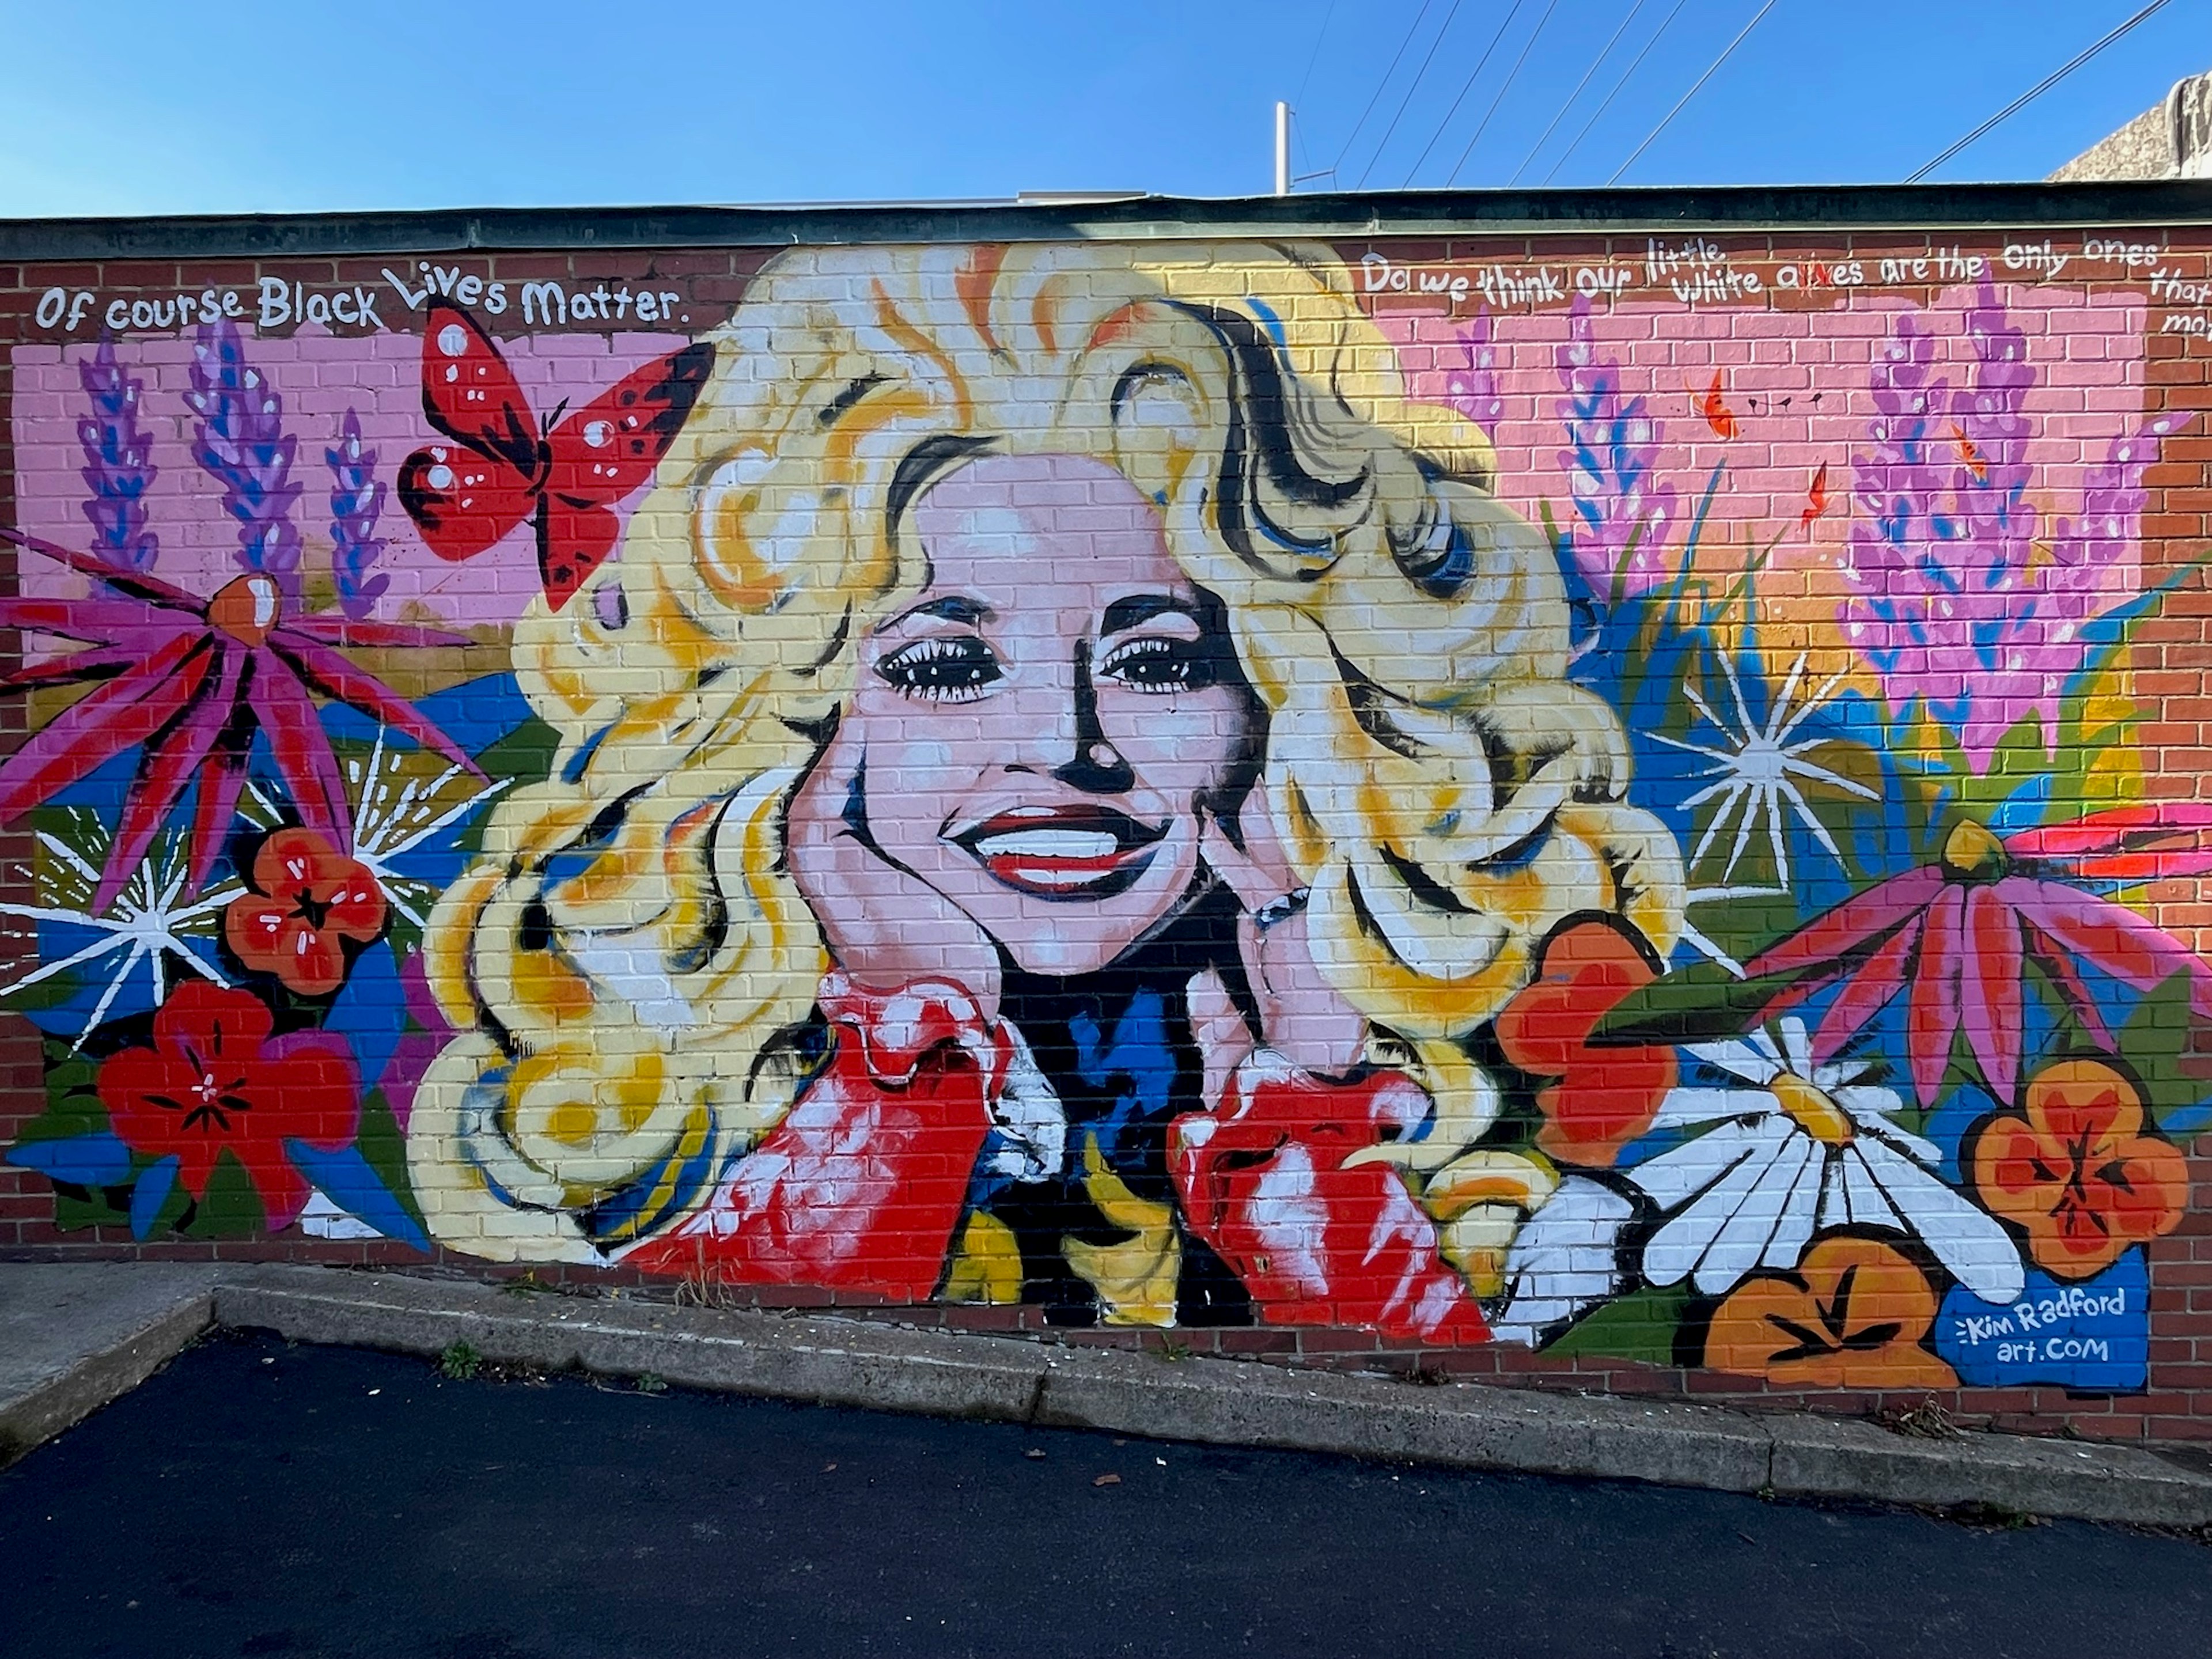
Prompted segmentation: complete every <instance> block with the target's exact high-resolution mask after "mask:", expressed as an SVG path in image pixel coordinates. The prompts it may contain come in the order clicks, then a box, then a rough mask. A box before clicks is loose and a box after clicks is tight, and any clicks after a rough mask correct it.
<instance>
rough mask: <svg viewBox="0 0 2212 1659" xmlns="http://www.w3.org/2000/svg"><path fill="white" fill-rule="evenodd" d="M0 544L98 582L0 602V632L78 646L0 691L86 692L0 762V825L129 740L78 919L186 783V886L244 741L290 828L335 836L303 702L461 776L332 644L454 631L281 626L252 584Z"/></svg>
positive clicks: (24, 671) (320, 750)
mask: <svg viewBox="0 0 2212 1659" xmlns="http://www.w3.org/2000/svg"><path fill="white" fill-rule="evenodd" d="M0 542H12V543H14V544H15V545H16V546H18V547H21V548H25V549H27V550H30V551H31V552H33V553H43V554H45V555H46V556H47V557H48V558H50V559H58V560H59V561H60V562H62V563H64V564H65V565H67V566H69V568H70V569H72V570H74V571H76V572H77V573H78V574H81V575H84V576H88V577H89V578H91V579H92V580H94V582H95V583H97V584H98V586H97V587H96V588H95V589H94V596H93V597H91V598H88V599H0V628H15V629H24V630H25V631H27V632H37V633H41V634H58V635H62V636H63V637H64V638H65V639H72V640H81V641H84V642H85V644H86V645H87V646H88V647H90V648H89V649H88V650H83V651H77V652H73V653H70V655H68V656H65V657H57V658H55V659H53V660H52V661H51V662H41V663H34V664H32V665H29V666H28V667H21V668H17V669H16V670H15V671H13V672H11V673H7V674H0V694H5V693H8V692H14V691H28V690H33V689H35V688H37V687H39V686H42V685H66V684H82V683H84V682H88V681H89V682H91V683H92V690H90V691H88V693H86V695H85V696H83V697H82V698H80V699H79V700H78V701H77V702H74V703H72V704H70V707H69V708H66V709H64V710H63V711H62V713H61V714H58V715H57V716H56V717H55V718H54V720H52V722H51V723H50V724H48V725H47V726H43V727H41V728H40V730H39V731H37V732H33V733H32V734H31V736H30V737H29V738H27V739H26V740H25V742H24V743H23V744H22V746H21V747H20V748H19V749H17V750H15V753H14V754H12V755H10V756H9V757H8V758H7V760H6V761H5V762H4V763H0V823H6V822H7V821H8V820H9V819H11V818H14V817H18V816H19V815H21V814H22V813H24V812H27V811H30V810H31V809H32V808H33V807H34V806H36V805H39V804H40V802H41V801H44V800H46V799H48V798H50V797H51V796H53V795H55V794H58V793H60V792H61V791H62V790H64V789H66V788H68V787H70V785H71V784H73V783H75V782H76V781H78V780H80V779H82V778H83V777H84V776H85V775H88V773H91V772H93V771H94V770H96V769H98V768H99V767H100V765H102V764H103V763H106V761H108V760H110V759H112V757H115V756H117V755H119V754H121V753H122V752H123V751H124V750H126V749H129V748H131V746H133V745H134V744H144V745H145V753H144V756H143V758H142V759H141V760H140V762H139V763H138V770H137V774H136V775H135V776H134V777H133V778H132V780H131V786H130V792H129V795H128V797H127V799H125V802H124V804H123V813H122V817H121V820H120V822H119V823H118V824H117V825H116V829H115V841H114V843H113V845H112V846H111V847H110V848H109V849H108V854H107V865H106V868H105V869H103V870H102V871H101V872H100V887H99V890H98V891H97V892H96V893H95V894H94V896H93V903H92V908H93V910H94V914H97V913H98V912H100V911H102V910H105V909H106V908H107V907H108V906H109V905H110V904H112V902H114V900H115V896H116V895H117V894H118V893H119V892H121V891H122V890H123V884H124V883H125V882H126V881H128V880H129V879H130V878H131V872H132V871H134V870H136V869H137V867H138V863H139V860H141V859H143V858H144V857H145V855H146V849H147V848H149V846H151V845H152V844H153V841H154V837H155V836H156V835H158V834H159V833H160V832H161V825H162V824H163V823H165V822H166V821H167V818H168V816H169V814H170V812H171V811H173V810H174V809H175V807H176V806H177V805H178V804H179V802H181V801H182V800H183V799H184V798H185V794H186V793H187V792H188V791H189V790H190V789H191V786H192V784H193V782H194V781H197V782H198V785H199V793H198V797H197V799H198V805H197V807H195V808H194V810H193V814H192V828H191V871H190V881H189V885H190V888H191V890H192V891H194V892H197V891H198V890H199V888H200V884H202V883H203V882H204V881H205V880H206V879H207V875H208V871H209V868H210V866H212V865H213V864H214V863H215V860H216V854H218V853H220V852H221V851H222V842H223V837H224V836H226V835H228V833H229V829H230V821H231V818H232V817H233V816H234V812H235V811H236V808H237V805H238V797H239V792H240V790H241V789H242V788H244V787H245V784H246V757H247V755H248V753H249V752H250V750H252V746H253V737H254V733H255V732H257V731H258V732H260V733H261V734H262V735H263V736H264V737H265V738H268V740H269V749H270V754H271V755H272V756H273V757H274V758H275V760H276V769H277V771H278V773H279V774H280V775H282V776H283V780H284V787H285V788H286V789H287V790H288V791H289V793H290V794H291V797H292V802H293V805H295V806H296V807H298V808H299V811H300V817H301V820H302V821H304V822H305V823H306V824H307V827H308V828H309V829H313V830H316V831H318V832H319V834H321V835H322V836H323V837H324V838H325V840H327V841H331V842H341V841H343V840H344V839H345V836H346V832H347V829H348V826H349V825H350V823H352V808H351V807H350V806H349V805H348V804H347V801H346V794H345V783H344V780H343V778H342V777H341V776H340V775H339V772H338V763H337V754H336V753H335V751H333V750H332V749H331V740H330V738H328V737H327V736H325V734H324V732H323V723H322V720H321V719H320V717H319V715H318V714H316V712H315V701H314V697H313V696H310V695H309V694H310V693H311V692H313V693H317V694H319V695H320V696H325V697H328V698H330V699H331V701H333V702H342V703H344V704H346V705H347V706H348V707H349V708H357V709H359V710H360V711H361V712H362V713H363V714H368V715H369V716H370V717H371V718H373V719H374V720H380V721H382V722H383V723H384V724H385V725H386V726H390V727H391V728H392V730H393V731H395V732H404V733H405V734H406V735H407V736H408V737H410V738H413V739H414V740H415V741H416V743H419V744H422V746H423V747H424V748H426V749H435V750H437V751H438V752H439V753H440V754H441V755H443V756H444V757H446V758H447V760H450V761H452V762H453V763H454V764H455V765H456V766H459V767H462V768H464V769H466V770H467V771H469V772H471V773H475V772H476V771H477V766H476V763H475V762H473V761H471V759H470V758H469V757H468V756H467V754H466V753H465V752H464V751H463V750H461V748H460V747H459V745H458V744H455V743H454V742H453V739H452V738H448V737H447V735H446V734H445V733H444V732H441V731H440V730H439V729H438V727H437V726H435V724H433V723H432V722H431V721H430V720H426V719H425V718H424V717H423V716H422V714H419V713H417V712H416V709H415V708H414V707H413V706H412V705H411V704H410V703H408V702H405V701H404V699H402V698H401V697H400V696H399V695H398V693H397V692H395V691H394V690H392V688H391V687H390V686H388V685H386V684H384V682H383V681H381V680H380V679H378V678H375V676H374V675H372V674H368V673H366V672H364V671H362V670H361V669H358V668H356V667H355V666H354V665H353V663H352V662H351V661H350V660H349V659H348V658H347V657H346V656H345V655H344V653H342V652H341V651H339V650H338V649H337V647H339V646H365V647H382V646H402V647H416V646H434V645H466V644H467V643H469V641H468V639H467V637H466V636H465V635H458V634H445V633H441V632H438V631H437V630H435V629H427V628H412V627H405V626H402V625H399V624H396V623H375V622H354V621H349V620H347V619H346V618H344V617H331V616H306V617H289V616H287V615H285V613H284V605H283V595H282V593H280V592H278V590H277V586H276V581H275V580H273V579H272V578H270V577H268V576H259V575H255V576H240V577H239V578H237V579H236V580H234V581H232V582H231V583H229V584H228V586H225V587H223V588H222V590H221V591H220V592H217V593H216V595H215V597H214V598H212V599H199V598H197V597H196V596H195V595H193V594H191V593H187V592H185V591H184V590H183V589H182V588H178V587H172V586H170V585H169V584H168V583H167V582H164V581H160V580H156V579H155V578H154V577H152V576H149V575H147V574H143V572H140V571H135V570H118V569H117V568H115V567H114V566H112V565H110V564H107V563H106V562H102V561H101V560H99V559H95V558H94V557H92V556H90V555H89V554H84V553H76V552H72V551H71V550H70V549H68V548H65V547H58V546H56V545H55V544H53V543H52V542H46V541H41V540H40V539H39V538H37V537H35V536H26V535H24V534H23V533H22V532H21V531H16V530H9V529H6V528H4V527H0Z"/></svg>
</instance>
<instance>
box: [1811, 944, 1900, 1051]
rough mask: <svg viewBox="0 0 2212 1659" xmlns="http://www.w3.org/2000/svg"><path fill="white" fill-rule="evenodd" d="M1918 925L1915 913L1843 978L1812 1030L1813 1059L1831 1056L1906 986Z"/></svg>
mask: <svg viewBox="0 0 2212 1659" xmlns="http://www.w3.org/2000/svg"><path fill="white" fill-rule="evenodd" d="M1920 929H1921V919H1920V918H1919V917H1918V916H1915V917H1914V918H1913V919H1912V920H1911V921H1908V922H1907V923H1905V926H1904V927H1900V928H1899V929H1898V930H1897V932H1896V933H1893V934H1892V935H1890V938H1889V940H1888V942H1887V944H1885V945H1883V946H1882V947H1881V949H1880V950H1879V951H1875V953H1874V954H1873V955H1872V956H1870V957H1868V958H1867V959H1866V960H1865V961H1864V962H1863V963H1861V964H1860V965H1859V969H1858V971H1857V973H1855V974H1852V975H1850V976H1849V977H1848V978H1846V979H1845V980H1844V984H1843V988H1842V989H1841V990H1839V991H1838V992H1837V993H1836V1000H1834V1001H1833V1002H1832V1003H1830V1004H1829V1005H1828V1012H1826V1014H1824V1015H1823V1016H1821V1019H1820V1030H1818V1031H1816V1032H1815V1033H1814V1036H1813V1057H1814V1059H1816V1060H1832V1059H1833V1058H1834V1057H1835V1055H1836V1053H1837V1051H1838V1049H1840V1048H1842V1047H1843V1046H1844V1043H1846V1042H1849V1041H1850V1038H1851V1036H1852V1034H1853V1033H1854V1032H1856V1031H1857V1030H1858V1029H1859V1028H1860V1027H1861V1026H1862V1025H1864V1024H1866V1023H1867V1022H1868V1021H1869V1020H1870V1019H1872V1018H1874V1017H1875V1015H1876V1014H1878V1013H1880V1012H1881V1011H1882V1010H1883V1009H1884V1008H1887V1006H1889V1003H1890V1000H1891V999H1892V998H1893V997H1894V996H1895V995H1896V994H1898V993H1899V991H1901V990H1903V989H1904V988H1905V964H1906V963H1908V962H1909V961H1910V960H1911V956H1912V947H1913V946H1914V945H1917V944H1918V943H1919V942H1920Z"/></svg>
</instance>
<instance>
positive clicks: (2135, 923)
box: [2014, 878, 2212, 1016]
mask: <svg viewBox="0 0 2212 1659" xmlns="http://www.w3.org/2000/svg"><path fill="white" fill-rule="evenodd" d="M2022 884H2023V885H2024V886H2027V887H2031V888H2033V892H2032V893H2027V894H2023V895H2022V896H2021V897H2019V898H2017V899H2015V901H2014V904H2015V908H2017V909H2018V910H2019V911H2020V912H2021V915H2024V916H2026V917H2027V919H2028V920H2029V921H2033V923H2035V925H2036V926H2037V927H2040V928H2042V929H2043V931H2044V932H2045V933H2048V934H2050V935H2051V938H2052V939H2055V940H2057V942H2058V944H2059V945H2060V946H2061V947H2062V948H2063V949H2065V950H2069V951H2073V952H2074V953H2075V955H2076V956H2078V957H2081V959H2082V960H2083V961H2084V962H2086V963H2089V964H2090V965H2091V966H2092V967H2094V968H2099V969H2103V970H2104V971H2105V972H2106V973H2108V974H2110V975H2112V977H2113V978H2114V979H2117V980H2118V981H2120V982H2121V983H2122V984H2124V985H2130V986H2132V987H2135V988H2136V990H2138V991H2148V990H2149V989H2150V988H2151V987H2154V986H2155V985H2158V984H2160V983H2162V982H2163V981H2166V980H2168V979H2171V978H2172V976H2173V975H2176V974H2179V973H2184V972H2185V973H2187V974H2188V975H2190V976H2191V980H2192V981H2194V983H2195V990H2194V992H2193V994H2192V995H2191V1004H2192V1006H2195V1007H2196V1009H2197V1012H2200V1013H2203V1014H2206V1015H2208V1016H2212V968H2208V967H2207V966H2206V965H2205V964H2204V963H2203V962H2202V961H2201V960H2199V959H2198V957H2197V956H2196V955H2195V954H2193V953H2192V952H2191V951H2190V950H2189V949H2188V947H2186V946H2185V945H2183V944H2182V943H2181V941H2180V940H2179V939H2175V938H2174V937H2173V936H2172V934H2170V933H2165V932H2163V931H2161V930H2160V928H2157V927H2154V926H2152V925H2151V923H2149V922H2148V921H2145V920H2144V919H2143V918H2142V917H2141V916H2139V915H2136V913H2135V912H2134V911H2132V910H2130V909H2129V908H2127V906H2125V905H2124V904H2115V903H2114V902H2112V900H2110V899H2102V898H2099V897H2097V896H2095V895H2093V894H2090V893H2084V892H2081V891H2079V890H2076V889H2075V888H2071V887H2067V886H2063V885H2061V884H2059V883H2057V882H2055V881H2028V880H2027V879H2026V878H2022Z"/></svg>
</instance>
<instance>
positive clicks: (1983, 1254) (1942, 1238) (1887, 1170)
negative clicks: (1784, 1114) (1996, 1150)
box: [1858, 1137, 2027, 1303]
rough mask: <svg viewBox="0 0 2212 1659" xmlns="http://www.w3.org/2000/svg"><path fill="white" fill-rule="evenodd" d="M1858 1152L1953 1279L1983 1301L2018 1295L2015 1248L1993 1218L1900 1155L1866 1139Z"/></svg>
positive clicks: (2023, 1274)
mask: <svg viewBox="0 0 2212 1659" xmlns="http://www.w3.org/2000/svg"><path fill="white" fill-rule="evenodd" d="M1858 1150H1859V1154H1860V1156H1861V1157H1863V1158H1865V1159H1866V1163H1867V1168H1868V1169H1869V1170H1870V1171H1872V1173H1873V1175H1874V1178H1875V1181H1876V1182H1878V1183H1880V1185H1881V1190H1882V1194H1883V1195H1884V1196H1885V1197H1887V1199H1888V1200H1889V1201H1890V1202H1891V1203H1893V1204H1894V1205H1895V1206H1897V1208H1898V1211H1899V1213H1900V1214H1902V1215H1903V1216H1904V1217H1905V1221H1906V1222H1907V1223H1908V1224H1909V1225H1910V1226H1911V1230H1912V1231H1914V1232H1916V1233H1917V1234H1919V1235H1920V1237H1921V1238H1922V1239H1923V1241H1924V1242H1925V1243H1927V1246H1928V1248H1929V1249H1930V1250H1932V1251H1933V1252H1935V1255H1936V1260H1937V1261H1940V1262H1942V1264H1943V1266H1944V1267H1946V1268H1948V1270H1949V1272H1950V1274H1951V1276H1952V1277H1953V1278H1954V1279H1957V1280H1958V1281H1959V1282H1960V1284H1961V1285H1965V1286H1966V1288H1967V1289H1968V1290H1970V1291H1972V1292H1973V1293H1974V1294H1975V1295H1976V1296H1978V1297H1981V1299H1982V1300H1983V1301H1984V1302H1998V1303H2003V1302H2010V1301H2011V1300H2013V1298H2014V1297H2017V1296H2018V1295H2019V1294H2020V1293H2021V1288H2022V1286H2023V1285H2026V1283H2027V1271H2026V1269H2025V1268H2023V1267H2021V1261H2020V1251H2019V1250H2018V1249H2016V1248H2015V1246H2014V1244H2013V1242H2012V1237H2011V1235H2010V1234H2008V1233H2007V1232H2006V1231H2005V1230H2004V1229H2003V1228H2002V1227H2001V1226H2000V1225H1997V1223H1996V1219H1995V1218H1992V1217H1990V1216H1988V1215H1985V1214H1984V1213H1983V1212H1981V1211H1980V1210H1978V1209H1976V1208H1975V1207H1974V1206H1972V1204H1970V1203H1968V1202H1967V1201H1966V1199H1965V1198H1964V1197H1963V1196H1961V1195H1960V1194H1958V1193H1956V1192H1954V1191H1953V1190H1952V1189H1951V1188H1948V1187H1946V1186H1945V1185H1944V1184H1943V1183H1942V1182H1940V1181H1938V1180H1936V1177H1935V1176H1932V1175H1930V1174H1929V1173H1928V1171H1927V1170H1923V1169H1922V1168H1921V1167H1920V1166H1919V1165H1918V1164H1915V1163H1914V1162H1913V1161H1912V1160H1911V1158H1907V1157H1905V1154H1904V1153H1902V1152H1898V1151H1896V1150H1894V1149H1893V1148H1891V1147H1888V1146H1883V1145H1882V1144H1881V1142H1880V1141H1878V1140H1875V1139H1872V1138H1871V1137H1869V1138H1868V1139H1863V1140H1861V1141H1860V1142H1859V1143H1858Z"/></svg>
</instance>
